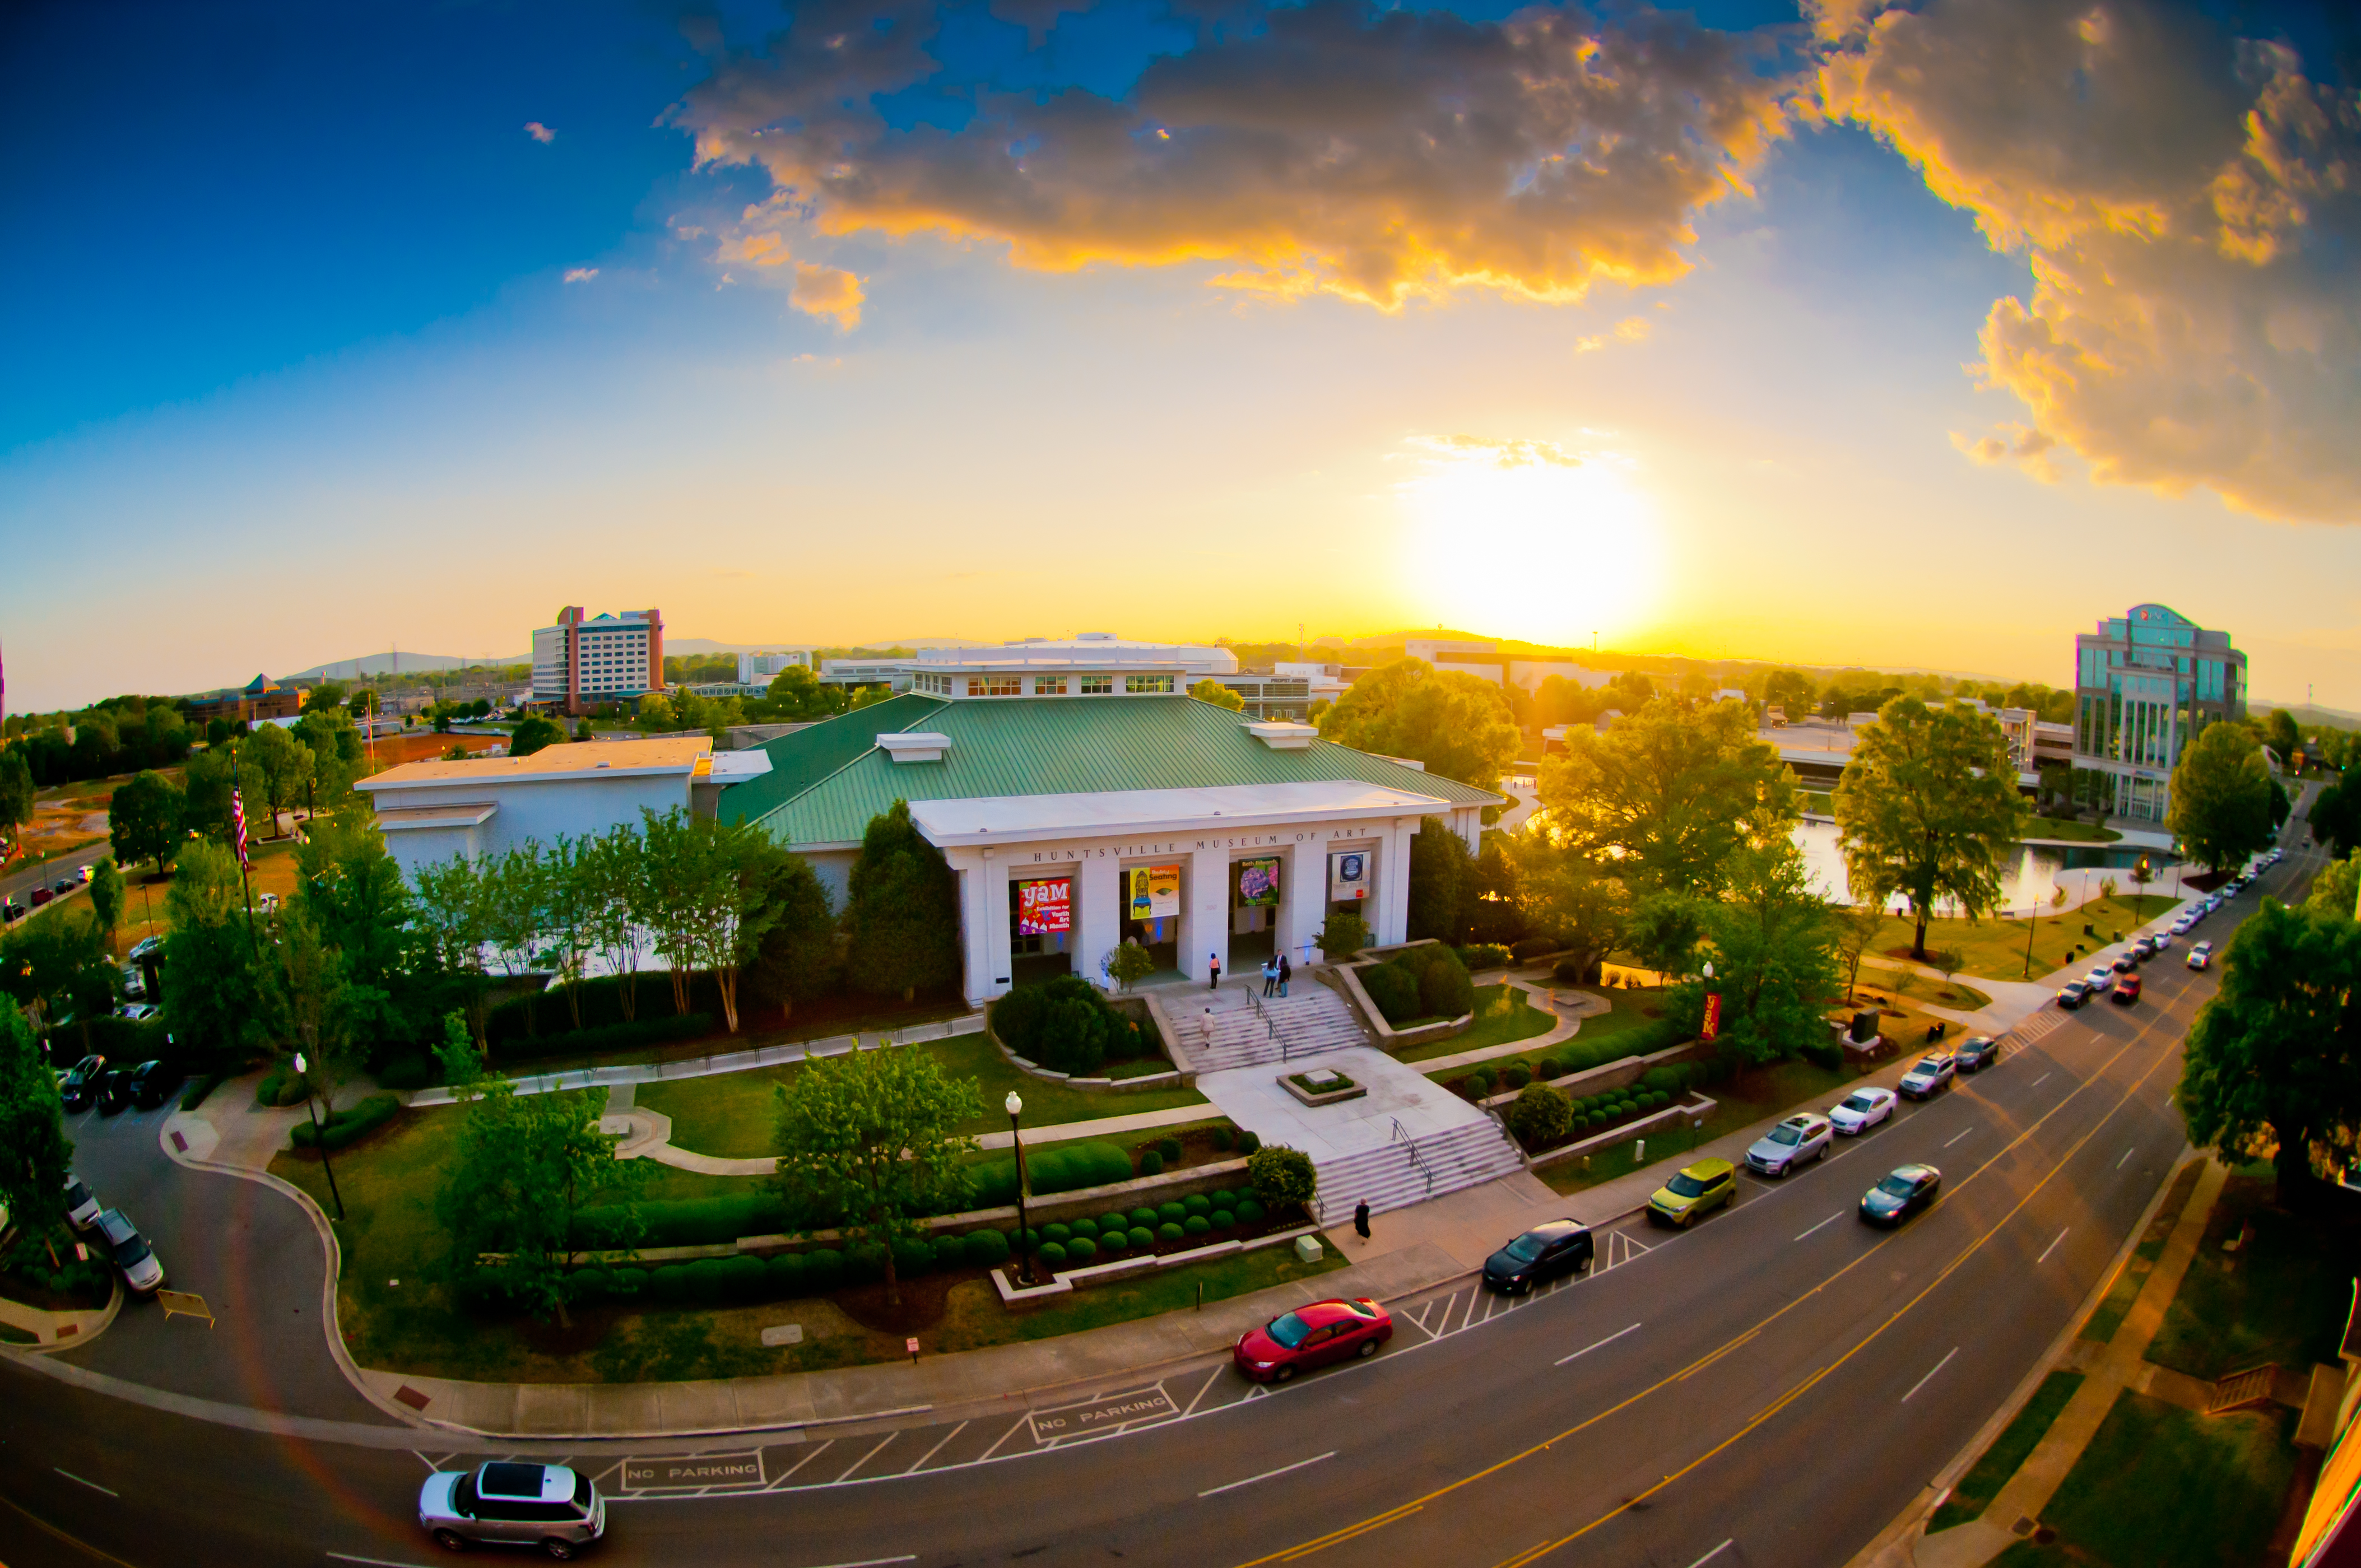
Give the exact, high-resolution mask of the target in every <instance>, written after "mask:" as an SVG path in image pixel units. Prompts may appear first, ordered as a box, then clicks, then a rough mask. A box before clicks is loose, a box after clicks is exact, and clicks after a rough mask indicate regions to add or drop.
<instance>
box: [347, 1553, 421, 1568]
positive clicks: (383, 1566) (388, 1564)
mask: <svg viewBox="0 0 2361 1568" xmlns="http://www.w3.org/2000/svg"><path fill="white" fill-rule="evenodd" d="M328 1555H329V1556H331V1557H333V1558H335V1559H336V1560H337V1561H338V1562H340V1563H370V1564H372V1568H420V1565H419V1564H418V1563H404V1562H402V1561H401V1559H399V1558H394V1557H356V1556H354V1555H353V1554H352V1553H351V1552H329V1553H328Z"/></svg>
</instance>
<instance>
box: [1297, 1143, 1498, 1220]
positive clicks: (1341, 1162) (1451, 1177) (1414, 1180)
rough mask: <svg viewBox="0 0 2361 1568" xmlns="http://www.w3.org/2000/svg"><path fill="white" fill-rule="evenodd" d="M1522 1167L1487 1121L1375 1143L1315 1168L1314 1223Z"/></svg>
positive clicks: (1380, 1209)
mask: <svg viewBox="0 0 2361 1568" xmlns="http://www.w3.org/2000/svg"><path fill="white" fill-rule="evenodd" d="M1523 1168H1525V1162H1524V1161H1523V1159H1521V1157H1519V1156H1518V1154H1517V1151H1516V1149H1515V1148H1514V1147H1513V1146H1511V1145H1510V1142H1509V1136H1508V1135H1507V1134H1506V1133H1504V1132H1502V1131H1501V1130H1500V1126H1499V1124H1498V1123H1497V1122H1494V1121H1493V1120H1492V1119H1491V1118H1490V1117H1486V1118H1485V1119H1484V1120H1483V1121H1481V1122H1468V1123H1463V1124H1460V1125H1459V1126H1456V1127H1452V1128H1449V1129H1448V1130H1446V1131H1444V1132H1440V1133H1430V1134H1428V1135H1425V1136H1424V1137H1422V1138H1415V1139H1407V1140H1397V1141H1395V1142H1392V1143H1386V1144H1380V1145H1378V1146H1377V1147H1375V1148H1367V1149H1362V1150H1360V1151H1358V1152H1357V1153H1355V1154H1349V1155H1345V1156H1344V1157H1341V1158H1338V1159H1334V1160H1330V1161H1326V1162H1324V1163H1322V1164H1321V1165H1320V1166H1319V1171H1320V1195H1319V1198H1318V1200H1317V1203H1318V1207H1319V1211H1320V1214H1319V1218H1320V1223H1322V1224H1323V1225H1341V1224H1345V1223H1349V1222H1350V1221H1351V1220H1352V1218H1353V1206H1354V1205H1355V1204H1356V1203H1360V1202H1364V1201H1366V1202H1367V1204H1368V1205H1369V1211H1370V1212H1372V1213H1378V1214H1381V1213H1384V1212H1386V1211H1387V1210H1389V1209H1403V1208H1408V1207H1409V1206H1410V1205H1411V1204H1412V1203H1423V1202H1425V1201H1427V1200H1428V1199H1429V1198H1440V1197H1442V1196H1443V1195H1444V1193H1446V1192H1456V1191H1458V1190H1460V1189H1461V1188H1463V1187H1476V1186H1479V1185H1481V1184H1482V1183H1484V1182H1487V1181H1497V1180H1498V1179H1500V1178H1501V1177H1503V1176H1511V1175H1514V1174H1515V1173H1516V1172H1518V1171H1520V1170H1522V1169H1523Z"/></svg>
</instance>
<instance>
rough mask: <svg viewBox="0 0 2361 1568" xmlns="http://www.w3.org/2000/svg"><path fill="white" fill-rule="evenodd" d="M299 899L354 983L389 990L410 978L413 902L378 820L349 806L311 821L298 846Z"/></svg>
mask: <svg viewBox="0 0 2361 1568" xmlns="http://www.w3.org/2000/svg"><path fill="white" fill-rule="evenodd" d="M295 900H296V902H297V903H299V904H301V905H303V907H304V909H305V911H306V913H307V914H308V916H310V918H311V920H312V922H313V925H314V926H316V927H318V929H319V932H320V937H321V939H322V940H323V941H324V942H326V943H327V944H328V946H330V947H331V948H335V950H336V951H337V952H338V953H340V954H342V955H343V958H344V961H345V964H346V969H347V970H348V971H349V972H350V975H351V977H352V979H353V980H354V981H356V982H357V983H359V984H361V985H366V986H370V987H374V988H375V989H377V990H379V991H390V990H392V989H393V988H394V987H395V986H396V985H397V984H398V983H400V982H401V980H403V979H404V978H406V976H407V972H408V970H410V968H411V967H412V962H413V960H414V959H415V956H416V955H415V943H414V942H413V940H412V937H411V933H410V917H411V913H412V899H411V896H410V889H409V888H408V886H406V885H405V884H404V883H403V882H402V880H401V867H400V866H398V865H396V864H394V861H393V857H392V856H391V855H389V854H387V853H386V850H385V835H384V833H383V832H382V831H380V830H379V828H378V825H377V823H376V822H375V821H374V820H372V819H371V818H369V817H366V816H362V815H359V814H357V813H344V814H340V815H338V816H335V817H324V818H323V819H322V820H321V821H319V822H317V823H315V824H313V826H312V827H311V828H310V830H309V833H308V835H307V837H306V840H305V842H304V843H303V844H302V847H300V848H299V849H297V850H296V851H295Z"/></svg>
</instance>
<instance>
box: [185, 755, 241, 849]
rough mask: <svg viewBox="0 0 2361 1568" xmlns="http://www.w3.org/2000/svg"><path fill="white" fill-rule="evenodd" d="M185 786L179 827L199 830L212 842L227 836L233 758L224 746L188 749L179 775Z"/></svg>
mask: <svg viewBox="0 0 2361 1568" xmlns="http://www.w3.org/2000/svg"><path fill="white" fill-rule="evenodd" d="M183 776H184V777H186V778H187V780H188V789H187V792H186V793H185V795H183V796H182V805H181V828H183V829H184V830H186V829H193V830H194V831H196V832H199V833H203V835H204V836H205V837H206V838H208V839H213V840H214V842H216V843H225V842H227V841H228V839H229V835H230V809H229V796H230V791H231V790H233V789H235V788H236V787H237V761H236V756H235V755H234V754H233V753H232V752H231V751H230V749H229V748H228V747H227V746H208V747H207V748H205V749H204V750H203V751H197V752H192V754H191V755H190V757H189V764H188V767H187V769H186V771H185V773H184V774H183Z"/></svg>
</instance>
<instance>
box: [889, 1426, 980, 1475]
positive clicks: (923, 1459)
mask: <svg viewBox="0 0 2361 1568" xmlns="http://www.w3.org/2000/svg"><path fill="white" fill-rule="evenodd" d="M967 1429H968V1423H967V1422H965V1421H961V1422H960V1424H959V1425H957V1426H955V1427H953V1428H951V1430H950V1431H948V1432H945V1433H944V1434H943V1442H950V1440H951V1439H953V1438H955V1437H957V1436H959V1434H960V1433H961V1432H963V1431H967ZM943 1442H939V1443H937V1444H935V1446H934V1447H932V1448H930V1449H928V1450H927V1452H926V1453H922V1454H920V1455H918V1463H917V1464H913V1465H911V1466H910V1468H909V1469H907V1470H905V1471H903V1472H902V1474H903V1475H916V1474H917V1472H918V1471H919V1470H920V1469H922V1468H923V1467H924V1466H925V1464H926V1463H927V1461H928V1460H929V1459H932V1458H933V1457H934V1456H935V1455H936V1454H938V1453H941V1452H942V1451H943Z"/></svg>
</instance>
